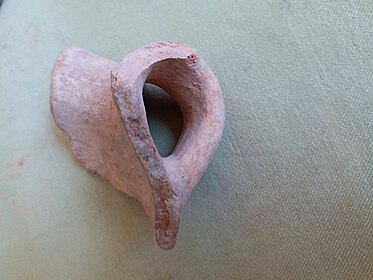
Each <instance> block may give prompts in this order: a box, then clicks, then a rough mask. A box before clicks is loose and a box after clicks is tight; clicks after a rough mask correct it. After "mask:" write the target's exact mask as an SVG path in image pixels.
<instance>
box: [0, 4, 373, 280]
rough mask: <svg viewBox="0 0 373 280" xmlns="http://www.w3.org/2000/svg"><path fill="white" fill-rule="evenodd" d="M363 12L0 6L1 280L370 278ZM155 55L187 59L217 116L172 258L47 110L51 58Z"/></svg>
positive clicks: (367, 60) (367, 31)
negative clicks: (158, 46)
mask: <svg viewBox="0 0 373 280" xmlns="http://www.w3.org/2000/svg"><path fill="white" fill-rule="evenodd" d="M372 11H373V3H372V1H321V0H320V1H291V0H289V1H285V0H277V1H274V0H265V1H255V0H250V1H246V0H240V1H142V0H140V1H124V0H112V1H88V0H81V1H75V0H65V1H51V0H37V1H16V0H5V1H4V3H3V5H2V7H1V8H0V279H7V280H8V279H338V280H339V279H373V188H372V185H373V179H372V173H373V167H372V165H373V159H372V148H373V146H372V139H373V135H372V134H373V133H372V122H373V113H372V108H373V75H372V72H373V37H372V30H373V12H372ZM159 40H171V41H178V42H184V43H185V44H186V45H188V46H191V47H194V48H196V49H197V50H198V51H199V53H200V54H201V55H202V56H203V58H204V59H205V60H206V61H207V63H208V64H209V66H210V67H211V68H212V69H213V70H214V72H215V73H216V75H217V76H218V78H219V81H220V83H221V87H222V90H223V93H224V97H225V105H226V128H225V132H224V136H223V140H222V143H221V145H220V147H219V149H218V151H217V154H216V157H215V158H214V160H213V162H212V164H211V165H210V167H209V169H208V170H207V172H206V174H205V175H204V177H203V179H202V180H201V182H200V183H199V185H198V186H197V188H196V190H195V191H194V192H193V194H192V196H191V198H190V200H189V202H188V204H187V207H186V208H185V211H184V216H183V220H182V224H181V228H180V232H179V236H178V241H177V245H176V247H175V249H173V250H172V251H163V250H162V249H160V248H158V247H157V246H156V244H155V242H154V240H153V231H152V228H151V225H150V223H149V221H148V220H147V218H146V216H145V214H144V212H143V211H142V209H141V208H140V206H139V205H138V204H137V203H136V202H134V201H132V200H130V199H129V198H128V197H127V196H125V195H123V194H121V193H119V192H118V191H115V190H114V189H113V188H112V187H111V186H110V185H109V184H108V183H107V182H106V181H104V180H103V179H101V178H99V177H98V176H96V175H92V174H90V173H88V172H87V171H86V170H85V169H84V168H83V167H82V166H81V165H80V164H79V163H78V162H77V161H76V160H75V159H74V158H73V156H72V153H71V152H70V147H69V144H68V142H67V140H66V138H65V137H64V136H63V135H62V134H61V132H60V131H59V130H58V129H57V128H56V126H55V124H54V122H53V120H52V117H51V114H50V111H49V93H50V92H49V84H50V71H51V69H52V66H53V63H54V61H55V58H56V57H57V55H58V53H59V52H60V51H61V50H62V49H63V48H65V47H67V46H69V45H77V46H79V47H83V48H85V49H87V50H90V51H92V52H95V53H97V54H100V55H102V56H105V57H109V58H111V59H114V60H120V59H121V57H123V56H124V55H125V54H127V53H129V52H131V51H133V50H135V49H137V48H138V47H141V46H143V45H145V44H146V43H149V42H153V41H159ZM160 131H161V130H160ZM153 133H155V134H157V132H156V131H155V132H153ZM159 137H162V136H161V135H160V136H159ZM161 143H165V144H164V145H166V144H167V141H165V142H161Z"/></svg>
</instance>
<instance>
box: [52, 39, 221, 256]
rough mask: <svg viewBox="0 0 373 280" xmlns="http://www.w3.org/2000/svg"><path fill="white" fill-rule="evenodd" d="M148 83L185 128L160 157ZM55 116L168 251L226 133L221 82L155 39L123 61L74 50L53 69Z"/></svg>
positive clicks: (183, 52)
mask: <svg viewBox="0 0 373 280" xmlns="http://www.w3.org/2000/svg"><path fill="white" fill-rule="evenodd" d="M145 83H152V84H154V85H157V86H159V87H161V88H163V89H164V90H165V91H167V92H168V93H169V94H170V96H171V97H172V98H173V99H174V100H175V101H176V103H177V104H178V106H179V107H180V109H181V112H182V115H183V130H182V133H181V136H180V138H179V140H178V143H177V145H176V147H175V149H174V151H173V152H172V154H171V155H169V156H168V157H164V158H163V157H161V156H160V154H159V153H158V150H157V148H156V146H155V144H154V142H153V139H152V136H151V134H150V131H149V126H148V123H147V119H146V111H145V107H144V102H143V97H142V91H143V87H144V84H145ZM51 91H52V93H51V111H52V114H53V117H54V119H55V121H56V123H57V125H58V127H59V128H60V129H61V130H62V131H63V132H64V134H65V135H67V136H68V138H69V141H70V143H71V145H72V150H73V153H74V155H75V157H76V158H77V159H78V160H79V161H80V162H81V163H82V164H83V165H84V166H85V167H86V168H87V169H89V170H90V171H92V172H95V173H97V174H99V175H101V176H102V177H104V178H106V179H107V180H109V181H110V183H111V184H112V185H113V186H114V187H115V188H117V189H118V190H120V191H122V192H124V193H126V194H127V195H129V196H131V197H133V198H134V199H135V200H137V201H138V202H139V203H140V204H141V205H142V207H143V208H144V210H145V212H146V214H147V216H148V217H149V219H150V220H151V222H152V224H153V227H154V230H155V239H156V242H157V244H158V245H159V246H160V247H162V248H164V249H171V248H173V247H174V245H175V242H176V235H177V232H178V229H179V223H180V216H181V211H182V209H183V207H184V205H185V203H186V200H187V198H188V197H189V195H190V193H191V191H192V190H193V188H194V187H195V186H196V184H197V183H198V181H199V180H200V178H201V176H202V174H203V173H204V171H205V170H206V168H207V166H208V164H209V162H210V160H211V158H212V156H213V154H214V152H215V150H216V148H217V146H218V144H219V141H220V138H221V136H222V132H223V127H224V103H223V97H222V94H221V89H220V86H219V83H218V81H217V79H216V77H215V75H214V74H213V72H212V71H211V70H210V68H209V67H208V66H207V64H206V63H205V62H204V61H203V59H202V58H201V57H200V56H199V54H198V53H197V52H196V51H195V50H194V49H191V48H188V47H185V46H184V45H181V44H178V43H172V42H157V43H152V44H149V45H147V46H145V47H143V48H140V49H138V50H136V51H134V52H132V53H130V54H129V55H127V56H126V57H125V58H124V59H123V60H122V61H121V62H120V63H117V62H115V61H111V60H109V59H106V58H103V57H100V56H97V55H95V54H92V53H90V52H88V51H86V50H83V49H80V48H77V47H70V48H68V49H66V50H64V51H62V53H61V54H60V55H59V57H58V58H57V61H56V63H55V65H54V68H53V71H52V85H51Z"/></svg>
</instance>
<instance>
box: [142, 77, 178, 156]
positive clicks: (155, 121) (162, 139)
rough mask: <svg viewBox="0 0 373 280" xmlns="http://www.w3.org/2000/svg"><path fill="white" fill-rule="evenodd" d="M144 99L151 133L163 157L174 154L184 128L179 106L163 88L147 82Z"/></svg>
mask: <svg viewBox="0 0 373 280" xmlns="http://www.w3.org/2000/svg"><path fill="white" fill-rule="evenodd" d="M143 100H144V105H145V111H146V119H147V121H148V125H149V130H150V134H151V135H152V138H153V141H154V144H155V146H156V147H157V149H158V152H159V154H160V155H161V156H162V157H167V156H169V155H170V154H172V151H173V150H174V148H175V146H176V144H177V141H178V140H179V138H180V135H181V131H182V129H183V115H182V113H181V111H180V108H179V106H178V105H177V104H176V102H175V101H174V100H173V99H172V97H171V96H170V95H168V93H167V92H166V91H164V90H163V89H162V88H160V87H158V86H156V85H153V84H150V83H145V85H144V88H143Z"/></svg>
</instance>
